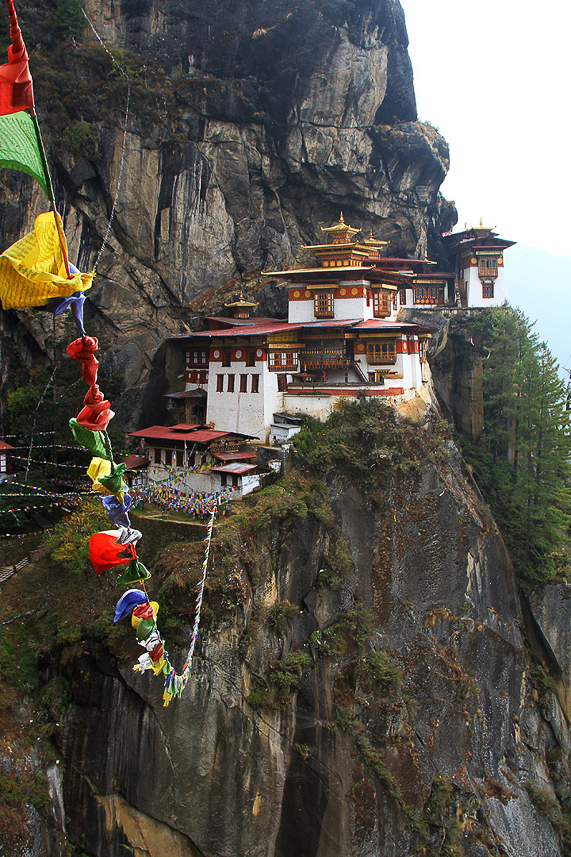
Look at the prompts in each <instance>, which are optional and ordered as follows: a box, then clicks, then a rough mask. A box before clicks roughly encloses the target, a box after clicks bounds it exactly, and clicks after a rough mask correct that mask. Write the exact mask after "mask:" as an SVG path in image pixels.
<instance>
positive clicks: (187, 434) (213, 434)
mask: <svg viewBox="0 0 571 857" xmlns="http://www.w3.org/2000/svg"><path fill="white" fill-rule="evenodd" d="M129 437H142V438H145V439H147V438H148V439H149V440H172V441H175V442H176V441H177V440H188V441H190V442H191V443H204V444H208V443H211V442H212V441H213V440H219V439H220V438H223V437H236V438H243V439H244V440H246V439H252V438H253V436H252V435H249V434H241V433H240V432H236V431H215V430H214V429H209V428H201V427H200V426H187V427H185V426H184V425H183V426H182V427H181V426H180V425H178V426H149V428H146V429H139V431H132V432H131V433H130V435H129Z"/></svg>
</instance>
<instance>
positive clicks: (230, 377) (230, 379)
mask: <svg viewBox="0 0 571 857" xmlns="http://www.w3.org/2000/svg"><path fill="white" fill-rule="evenodd" d="M235 378H236V376H235V375H233V374H230V375H228V383H227V392H228V393H233V392H234V382H235Z"/></svg>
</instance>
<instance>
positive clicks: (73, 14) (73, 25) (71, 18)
mask: <svg viewBox="0 0 571 857" xmlns="http://www.w3.org/2000/svg"><path fill="white" fill-rule="evenodd" d="M84 27H85V18H84V16H83V12H82V11H81V4H80V3H79V2H78V0H57V5H56V10H55V12H54V29H55V31H56V32H57V33H58V35H61V36H63V37H64V38H80V37H81V36H82V34H83V30H84Z"/></svg>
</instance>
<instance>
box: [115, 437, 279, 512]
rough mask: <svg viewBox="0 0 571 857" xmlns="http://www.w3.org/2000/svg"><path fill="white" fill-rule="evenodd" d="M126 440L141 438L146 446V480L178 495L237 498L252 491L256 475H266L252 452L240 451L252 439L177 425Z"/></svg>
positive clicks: (257, 482) (257, 476) (257, 480)
mask: <svg viewBox="0 0 571 857" xmlns="http://www.w3.org/2000/svg"><path fill="white" fill-rule="evenodd" d="M130 437H135V438H141V439H142V440H144V442H145V444H146V446H147V447H148V450H149V466H148V468H147V473H146V478H147V479H148V481H149V482H150V483H151V484H155V485H157V484H165V483H168V485H169V488H172V489H174V490H175V491H176V492H177V493H178V494H197V493H204V494H207V495H212V494H217V493H220V492H222V491H225V490H227V491H229V492H231V493H232V496H234V497H241V496H243V495H245V494H249V493H250V492H251V491H253V490H254V489H256V488H257V487H258V486H259V485H260V474H261V473H265V472H267V469H265V468H260V467H259V466H258V465H257V462H256V455H255V453H253V452H251V451H249V450H248V449H245V448H244V447H245V443H246V441H247V440H252V438H249V437H245V436H244V435H241V434H236V433H234V432H230V431H215V430H213V429H210V428H208V427H207V426H201V425H187V424H179V425H174V426H170V427H165V426H149V428H145V429H140V430H139V431H134V432H132V433H131V434H130Z"/></svg>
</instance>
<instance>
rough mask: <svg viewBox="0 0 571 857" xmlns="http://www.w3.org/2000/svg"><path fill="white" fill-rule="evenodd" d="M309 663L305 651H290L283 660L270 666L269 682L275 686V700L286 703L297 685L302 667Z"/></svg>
mask: <svg viewBox="0 0 571 857" xmlns="http://www.w3.org/2000/svg"><path fill="white" fill-rule="evenodd" d="M310 663H311V658H310V657H309V655H308V654H306V653H305V652H291V653H290V654H289V655H288V656H287V657H286V658H284V660H282V661H279V662H278V663H276V664H273V665H272V666H271V667H270V673H269V682H270V684H271V685H272V686H273V687H274V688H275V691H276V702H277V703H278V704H279V705H286V704H287V703H288V702H290V700H291V695H292V693H293V692H294V691H295V690H297V688H298V687H299V678H300V676H301V671H302V669H303V667H305V666H307V665H308V664H310Z"/></svg>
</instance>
